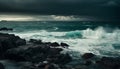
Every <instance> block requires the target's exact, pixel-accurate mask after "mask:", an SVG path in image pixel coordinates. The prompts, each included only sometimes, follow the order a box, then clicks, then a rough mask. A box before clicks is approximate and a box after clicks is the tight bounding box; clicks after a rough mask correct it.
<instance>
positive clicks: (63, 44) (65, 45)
mask: <svg viewBox="0 0 120 69" xmlns="http://www.w3.org/2000/svg"><path fill="white" fill-rule="evenodd" d="M60 46H62V47H64V48H66V47H67V48H68V47H69V45H68V44H66V43H61V44H60Z"/></svg>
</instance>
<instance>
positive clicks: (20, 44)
mask: <svg viewBox="0 0 120 69" xmlns="http://www.w3.org/2000/svg"><path fill="white" fill-rule="evenodd" d="M25 44H26V40H25V39H18V40H17V41H16V45H17V46H22V45H25Z"/></svg>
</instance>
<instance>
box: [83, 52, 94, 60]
mask: <svg viewBox="0 0 120 69" xmlns="http://www.w3.org/2000/svg"><path fill="white" fill-rule="evenodd" d="M94 56H95V55H94V54H93V53H85V54H83V55H82V58H83V59H90V58H92V57H94Z"/></svg>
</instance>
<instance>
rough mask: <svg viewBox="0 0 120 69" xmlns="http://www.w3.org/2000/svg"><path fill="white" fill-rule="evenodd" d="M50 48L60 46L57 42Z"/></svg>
mask: <svg viewBox="0 0 120 69" xmlns="http://www.w3.org/2000/svg"><path fill="white" fill-rule="evenodd" d="M50 46H52V47H59V46H60V45H59V44H58V43H57V42H54V43H51V44H50Z"/></svg>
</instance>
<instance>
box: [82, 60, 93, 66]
mask: <svg viewBox="0 0 120 69" xmlns="http://www.w3.org/2000/svg"><path fill="white" fill-rule="evenodd" d="M91 64H92V61H90V60H88V61H85V64H84V65H86V66H89V65H91Z"/></svg>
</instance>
